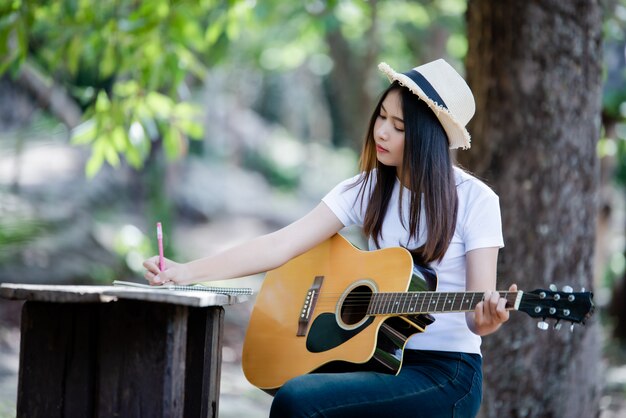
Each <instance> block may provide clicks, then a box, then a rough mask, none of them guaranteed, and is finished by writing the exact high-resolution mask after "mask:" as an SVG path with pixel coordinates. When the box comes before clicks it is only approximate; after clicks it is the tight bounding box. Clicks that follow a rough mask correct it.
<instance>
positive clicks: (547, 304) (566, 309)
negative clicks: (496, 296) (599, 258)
mask: <svg viewBox="0 0 626 418" xmlns="http://www.w3.org/2000/svg"><path fill="white" fill-rule="evenodd" d="M592 299H593V293H592V292H584V291H583V292H573V291H572V288H571V287H569V286H566V287H565V288H564V289H563V291H560V292H559V291H557V290H556V287H555V286H553V285H551V286H550V289H536V290H533V291H532V292H524V293H523V294H522V300H521V302H520V304H519V307H518V310H520V311H523V312H526V313H527V314H528V315H530V316H531V317H533V318H541V319H542V321H541V322H539V324H538V327H539V328H540V329H544V330H545V329H547V328H548V324H547V323H546V322H545V320H546V319H547V318H552V319H556V320H557V325H555V327H556V328H557V329H558V328H560V325H559V322H560V321H561V320H563V321H569V322H571V323H572V327H573V324H579V323H583V324H584V323H585V321H586V320H587V319H588V318H589V317H591V315H592V314H593V310H594V305H593V301H592Z"/></svg>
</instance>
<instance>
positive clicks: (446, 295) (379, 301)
mask: <svg viewBox="0 0 626 418" xmlns="http://www.w3.org/2000/svg"><path fill="white" fill-rule="evenodd" d="M522 294H523V292H522V291H517V292H500V295H501V296H502V297H504V298H506V301H507V302H506V308H507V309H518V307H519V303H520V300H521V297H522ZM483 295H484V292H384V293H375V294H374V295H372V299H371V302H370V304H369V306H368V308H367V314H368V315H411V314H427V313H444V312H471V311H473V310H474V309H475V308H476V305H477V304H478V303H479V302H481V301H482V300H483Z"/></svg>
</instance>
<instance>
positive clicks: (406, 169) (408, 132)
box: [354, 82, 458, 263]
mask: <svg viewBox="0 0 626 418" xmlns="http://www.w3.org/2000/svg"><path fill="white" fill-rule="evenodd" d="M393 90H398V91H399V92H400V98H401V101H402V113H403V119H404V155H403V161H402V166H401V167H399V170H397V171H396V167H391V166H387V165H385V164H382V163H381V162H379V161H378V159H377V158H376V144H375V142H374V124H375V123H376V119H377V118H378V116H379V115H380V111H381V106H382V103H383V101H384V100H385V98H386V97H387V95H388V94H389V92H391V91H393ZM360 168H361V171H362V172H363V175H362V176H361V177H360V178H359V180H358V181H357V182H356V183H355V184H354V186H356V185H359V184H360V185H361V190H360V192H359V193H360V196H361V199H363V198H364V197H365V195H366V193H365V188H366V185H369V184H370V178H371V175H372V172H374V170H375V171H376V173H377V174H376V184H375V185H374V186H373V189H372V194H371V196H370V199H369V202H368V205H367V210H366V212H365V219H364V222H363V230H364V232H365V234H366V235H367V236H369V237H372V238H373V240H374V242H375V243H376V245H377V246H379V239H380V237H381V231H382V225H383V221H384V218H385V214H386V212H387V207H388V206H389V200H390V198H391V194H392V191H393V188H394V184H395V182H396V180H397V176H399V177H400V181H401V182H402V185H403V186H405V187H406V188H407V189H408V191H409V193H410V199H409V202H410V203H409V212H408V213H409V225H408V231H409V238H414V239H416V240H417V239H418V238H419V235H420V230H419V226H420V219H421V217H422V216H425V217H426V218H425V224H426V228H427V232H428V233H427V237H426V242H425V243H424V244H423V245H422V246H420V247H419V248H407V249H408V250H409V251H411V253H412V255H413V258H414V259H415V260H416V261H417V262H422V263H429V262H431V261H434V260H441V259H442V258H443V256H444V255H445V253H446V251H447V250H448V246H449V245H450V241H451V240H452V236H453V235H454V230H455V227H456V217H457V212H458V199H457V194H456V184H455V178H454V170H453V164H452V159H451V156H450V150H449V145H448V136H447V135H446V132H445V131H444V129H443V126H442V125H441V123H440V122H439V120H438V119H437V117H436V116H435V114H434V112H433V111H432V110H431V109H430V108H429V107H428V105H427V104H426V103H425V102H424V101H423V100H420V99H419V98H418V96H416V95H415V94H413V93H412V92H411V91H410V90H408V89H407V88H405V87H402V86H401V85H400V84H398V83H397V82H394V83H393V84H391V86H389V88H388V89H387V90H385V91H384V92H383V94H382V95H381V98H380V100H379V101H378V104H377V105H376V108H375V110H374V113H373V114H372V116H371V118H370V123H369V129H368V131H367V135H366V137H365V142H364V144H363V150H362V152H361V160H360ZM367 187H370V186H367ZM400 190H401V192H400V197H399V199H400V202H399V205H400V211H401V212H402V194H403V189H402V188H401V189H400ZM422 203H423V206H424V214H422V211H421V210H420V208H421V207H422ZM400 219H401V220H402V219H403V217H402V216H401V217H400ZM403 226H404V227H405V228H406V227H407V225H403ZM400 244H401V243H400ZM406 245H408V242H407V243H406Z"/></svg>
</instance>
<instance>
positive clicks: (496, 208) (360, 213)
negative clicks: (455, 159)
mask: <svg viewBox="0 0 626 418" xmlns="http://www.w3.org/2000/svg"><path fill="white" fill-rule="evenodd" d="M375 174H376V173H375V172H374V173H373V175H372V176H371V177H370V179H371V180H370V181H372V182H375V181H376V175H375ZM454 175H455V180H456V190H457V196H458V202H459V206H458V216H457V222H456V230H455V231H454V236H453V237H452V241H451V243H450V246H449V247H448V250H447V251H446V254H445V256H444V257H443V259H442V260H441V261H440V262H433V263H431V267H432V268H434V269H435V271H436V272H437V277H438V279H439V282H438V286H437V291H441V292H462V291H465V272H466V258H465V253H467V252H468V251H470V250H474V249H477V248H487V247H503V246H504V240H503V238H502V223H501V219H500V203H499V199H498V196H497V195H496V194H495V193H494V192H493V190H491V189H490V188H489V187H488V186H487V185H486V184H485V183H483V182H481V181H480V180H478V179H477V178H476V177H473V176H472V175H470V174H468V173H466V172H465V171H463V170H461V169H459V168H458V167H454ZM359 176H360V175H357V176H355V177H353V178H351V179H347V180H344V181H343V182H341V183H339V184H338V185H337V186H335V188H333V189H332V190H331V191H330V192H329V193H328V194H327V195H326V196H325V197H324V198H323V199H322V201H323V202H324V203H325V204H326V205H327V206H328V207H329V208H330V209H331V210H332V211H333V213H334V214H335V215H336V216H337V217H338V218H339V220H340V221H341V222H342V223H343V225H344V226H350V225H359V226H362V225H363V220H364V218H365V211H366V208H367V207H366V205H367V203H368V201H369V193H371V190H372V187H365V188H364V190H366V193H368V195H367V196H365V198H364V199H361V196H360V195H359V191H360V190H361V185H360V184H359V185H357V186H355V187H349V186H350V185H351V184H353V183H354V182H355V181H356V180H357V179H358V178H359ZM368 186H369V185H368ZM400 187H403V186H401V184H400V181H398V180H396V183H395V186H394V189H393V194H392V196H391V199H390V201H389V206H388V208H387V213H386V215H385V220H384V222H383V225H382V237H379V240H378V242H379V244H380V247H381V248H385V247H397V246H403V247H406V248H411V249H414V248H418V247H419V246H421V245H422V244H423V243H424V242H425V236H426V233H427V231H426V226H425V220H424V218H425V216H422V217H421V224H420V227H419V231H420V237H419V239H418V240H414V239H411V240H409V239H408V238H409V233H408V231H407V229H406V228H405V227H404V226H403V225H407V226H408V225H409V218H408V210H409V199H410V192H409V190H408V189H406V188H405V189H404V190H403V193H402V196H403V202H402V208H403V213H402V216H403V217H404V222H403V223H402V222H401V220H400V214H399V205H398V196H399V193H400ZM361 202H363V205H361ZM369 249H370V250H373V249H376V245H375V244H374V240H373V239H372V238H371V237H370V239H369ZM433 316H434V317H435V322H434V323H432V324H431V325H429V326H428V328H427V329H426V332H424V333H420V334H416V335H414V336H412V337H411V338H410V339H409V341H408V342H407V344H406V348H410V349H416V350H437V351H455V352H464V353H476V354H480V344H481V338H480V336H478V335H476V334H474V333H473V332H471V331H470V330H469V328H468V327H467V323H466V321H465V314H464V313H442V314H435V315H433Z"/></svg>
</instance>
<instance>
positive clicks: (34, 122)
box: [0, 0, 626, 338]
mask: <svg viewBox="0 0 626 418" xmlns="http://www.w3.org/2000/svg"><path fill="white" fill-rule="evenodd" d="M466 7H467V4H466V1H464V0H405V1H402V0H395V1H383V0H370V1H359V0H327V1H325V0H305V1H302V2H284V1H276V0H269V1H263V2H260V1H258V2H257V1H256V0H195V1H192V0H149V1H141V2H138V1H134V0H114V1H102V2H98V1H94V0H54V1H48V2H39V1H34V0H0V74H1V75H2V76H1V79H0V282H32V283H81V284H88V283H99V284H102V283H110V282H111V281H112V280H113V279H127V280H140V277H141V275H142V273H141V271H142V269H141V262H142V260H143V259H144V258H145V257H147V256H149V255H152V254H154V252H155V246H156V245H155V244H156V243H155V239H154V238H155V231H154V230H153V229H154V224H155V222H156V221H157V220H158V221H161V222H163V224H164V228H165V234H166V241H165V244H166V252H167V254H168V255H169V256H171V257H173V258H176V259H179V260H183V261H184V260H188V259H191V258H194V257H198V256H201V255H204V254H208V253H211V252H213V251H217V250H219V249H220V248H223V247H226V246H229V245H231V244H232V243H234V242H236V241H238V240H241V239H245V238H247V237H249V236H253V235H256V234H260V233H263V232H266V231H269V230H273V229H276V228H277V227H280V226H282V225H285V224H286V223H288V222H290V221H292V220H294V219H296V218H297V217H298V216H300V215H302V214H304V213H305V212H306V211H307V210H308V209H310V208H311V207H313V205H314V204H315V203H316V202H317V201H318V200H319V198H320V197H321V196H323V194H324V193H325V192H326V191H328V190H329V189H330V188H331V187H332V186H334V185H335V184H336V183H337V182H338V181H340V180H342V179H343V178H346V177H347V176H350V175H352V174H354V173H355V171H356V166H357V158H358V153H359V151H360V144H361V140H362V137H363V135H364V133H365V132H364V130H365V127H366V123H367V119H368V117H369V115H370V111H371V109H372V105H373V104H374V102H375V100H376V98H377V95H378V94H379V93H380V92H381V91H382V89H383V88H384V87H385V85H386V84H387V81H386V79H385V78H384V76H382V75H381V74H379V73H378V71H377V69H376V65H377V64H378V62H380V61H386V62H388V63H389V64H390V65H391V66H392V67H394V68H397V69H400V70H406V69H409V68H411V67H413V66H415V65H417V64H419V63H422V62H425V61H428V60H431V59H435V58H438V57H444V58H446V59H447V60H448V61H449V62H451V63H452V64H453V65H454V66H455V67H456V68H457V69H458V70H459V71H460V72H461V73H463V71H464V68H463V60H464V57H465V54H466V51H467V39H466V34H465V33H466V28H465V15H464V13H465V10H466ZM603 7H604V12H605V16H604V22H605V23H604V34H605V35H604V48H605V59H604V69H605V87H604V98H603V115H602V120H603V134H602V139H601V141H600V143H599V145H598V157H599V158H600V159H601V161H602V170H603V171H602V174H603V181H602V191H601V194H602V205H603V208H602V209H603V210H602V211H601V217H600V218H601V219H599V222H598V241H597V263H596V275H597V284H598V289H597V292H598V298H597V300H598V303H599V304H600V305H603V304H604V305H608V304H610V300H611V295H612V294H613V292H615V291H616V289H617V290H618V291H619V288H620V286H621V287H622V288H623V287H624V279H623V276H624V272H625V270H626V256H625V245H624V244H625V241H624V230H625V228H626V226H625V223H624V216H623V212H624V196H625V187H626V65H625V64H626V56H625V46H626V35H625V28H626V0H606V1H604V2H603ZM622 303H623V301H622ZM611 324H612V325H611V326H613V327H615V328H619V327H620V326H621V327H624V325H623V320H622V323H621V324H620V321H619V320H613V321H612V322H611ZM616 335H618V336H620V335H621V336H622V338H624V335H626V331H623V333H620V332H616Z"/></svg>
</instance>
